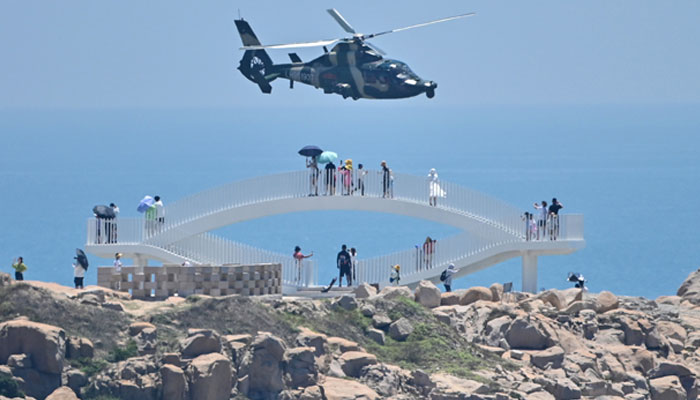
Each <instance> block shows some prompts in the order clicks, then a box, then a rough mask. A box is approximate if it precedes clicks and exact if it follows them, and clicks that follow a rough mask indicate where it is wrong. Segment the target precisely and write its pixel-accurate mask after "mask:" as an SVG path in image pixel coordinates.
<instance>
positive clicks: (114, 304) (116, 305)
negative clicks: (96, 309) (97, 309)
mask: <svg viewBox="0 0 700 400" xmlns="http://www.w3.org/2000/svg"><path fill="white" fill-rule="evenodd" d="M102 308H106V309H108V310H113V311H119V312H124V306H123V305H122V303H120V302H118V301H105V302H104V303H102Z"/></svg>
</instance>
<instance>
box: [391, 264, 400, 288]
mask: <svg viewBox="0 0 700 400" xmlns="http://www.w3.org/2000/svg"><path fill="white" fill-rule="evenodd" d="M400 281H401V266H400V265H399V264H396V265H394V266H393V267H391V275H390V276H389V282H390V283H393V284H394V285H395V286H399V282H400Z"/></svg>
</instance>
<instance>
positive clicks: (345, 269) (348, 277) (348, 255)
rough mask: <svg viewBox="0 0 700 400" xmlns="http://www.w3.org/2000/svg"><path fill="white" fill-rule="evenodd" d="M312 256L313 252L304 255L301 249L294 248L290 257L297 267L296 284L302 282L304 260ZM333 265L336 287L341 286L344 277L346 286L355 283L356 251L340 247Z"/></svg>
mask: <svg viewBox="0 0 700 400" xmlns="http://www.w3.org/2000/svg"><path fill="white" fill-rule="evenodd" d="M313 255H314V252H313V251H312V252H311V253H309V254H306V255H305V254H304V253H302V252H301V247H299V246H296V247H294V254H293V255H292V257H294V261H295V263H296V267H297V268H296V269H297V276H296V282H297V283H298V284H301V283H302V282H303V279H302V275H303V270H304V259H306V258H309V257H313ZM335 263H336V267H337V268H338V287H342V286H343V277H345V281H346V286H348V287H350V286H352V283H353V282H354V281H357V249H356V248H354V247H352V248H350V249H349V250H348V246H347V245H345V244H344V245H342V246H341V248H340V252H338V256H337V257H336V259H335Z"/></svg>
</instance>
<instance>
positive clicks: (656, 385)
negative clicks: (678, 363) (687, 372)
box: [649, 375, 687, 400]
mask: <svg viewBox="0 0 700 400" xmlns="http://www.w3.org/2000/svg"><path fill="white" fill-rule="evenodd" d="M649 389H650V392H651V398H652V400H686V399H687V396H686V392H685V390H684V389H683V386H682V385H681V382H680V379H678V377H677V376H674V375H670V376H664V377H662V378H656V379H650V380H649Z"/></svg>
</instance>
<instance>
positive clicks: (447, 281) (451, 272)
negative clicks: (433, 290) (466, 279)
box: [443, 264, 457, 292]
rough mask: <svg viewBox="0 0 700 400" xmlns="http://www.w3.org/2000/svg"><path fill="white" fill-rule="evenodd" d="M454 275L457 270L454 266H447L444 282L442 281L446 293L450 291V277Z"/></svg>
mask: <svg viewBox="0 0 700 400" xmlns="http://www.w3.org/2000/svg"><path fill="white" fill-rule="evenodd" d="M456 273H457V268H456V267H455V265H454V264H450V265H449V266H447V269H446V270H445V280H444V281H443V284H444V285H445V291H446V292H451V291H452V276H453V275H454V274H456Z"/></svg>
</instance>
